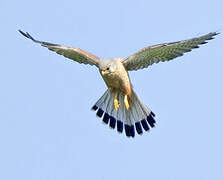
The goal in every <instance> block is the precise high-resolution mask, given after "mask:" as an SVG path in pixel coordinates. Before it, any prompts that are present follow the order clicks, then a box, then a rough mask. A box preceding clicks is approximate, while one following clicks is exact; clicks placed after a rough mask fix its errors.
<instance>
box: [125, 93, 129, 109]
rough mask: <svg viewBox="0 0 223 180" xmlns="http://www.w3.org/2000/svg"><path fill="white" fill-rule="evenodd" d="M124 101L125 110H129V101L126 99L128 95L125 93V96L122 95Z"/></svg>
mask: <svg viewBox="0 0 223 180" xmlns="http://www.w3.org/2000/svg"><path fill="white" fill-rule="evenodd" d="M124 103H125V108H126V109H127V110H129V108H130V105H129V101H128V96H127V95H125V97H124Z"/></svg>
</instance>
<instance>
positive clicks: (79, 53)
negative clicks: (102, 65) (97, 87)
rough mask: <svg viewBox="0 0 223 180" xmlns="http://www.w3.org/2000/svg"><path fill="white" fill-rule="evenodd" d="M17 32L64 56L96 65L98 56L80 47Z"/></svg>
mask: <svg viewBox="0 0 223 180" xmlns="http://www.w3.org/2000/svg"><path fill="white" fill-rule="evenodd" d="M19 32H20V33H21V34H22V35H23V36H25V37H26V38H28V39H31V40H32V41H33V42H35V43H39V44H41V45H42V46H44V47H47V48H48V49H49V50H51V51H55V52H56V53H57V54H60V55H63V56H64V57H66V58H69V59H72V60H74V61H77V62H79V63H84V64H90V65H96V66H98V62H99V58H98V57H97V56H94V55H93V54H91V53H88V52H86V51H84V50H82V49H79V48H75V47H68V46H62V45H59V44H53V43H49V42H44V41H39V40H36V39H34V38H33V37H32V36H31V35H30V34H29V33H28V32H26V33H25V32H23V31H21V30H19Z"/></svg>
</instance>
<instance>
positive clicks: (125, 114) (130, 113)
mask: <svg viewBox="0 0 223 180" xmlns="http://www.w3.org/2000/svg"><path fill="white" fill-rule="evenodd" d="M118 100H119V103H120V104H119V108H118V110H115V109H114V105H113V101H114V96H113V95H112V94H111V93H110V91H109V90H107V91H106V92H105V93H104V94H103V96H102V97H101V98H100V99H99V100H98V101H97V102H96V103H95V105H94V106H93V107H92V109H93V110H95V111H97V112H96V115H97V116H98V117H100V118H102V121H103V122H104V123H105V124H108V125H109V126H110V127H111V128H112V129H115V127H117V131H118V132H119V133H122V132H123V130H125V134H126V136H127V137H134V136H135V130H136V132H137V133H138V134H140V135H141V134H143V129H144V130H145V131H148V130H149V129H150V127H152V128H153V127H154V126H155V123H156V121H155V119H154V118H155V114H154V113H153V112H152V111H151V110H150V109H149V108H148V107H147V106H146V105H144V104H143V103H142V102H141V101H140V100H139V98H138V97H137V95H136V93H135V92H134V91H133V93H132V98H131V107H130V109H129V110H127V109H126V108H125V104H124V94H123V93H119V94H118Z"/></svg>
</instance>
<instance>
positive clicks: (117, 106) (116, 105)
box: [114, 97, 119, 111]
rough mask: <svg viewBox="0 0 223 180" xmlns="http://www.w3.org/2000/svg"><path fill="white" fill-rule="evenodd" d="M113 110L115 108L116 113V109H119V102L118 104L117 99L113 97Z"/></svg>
mask: <svg viewBox="0 0 223 180" xmlns="http://www.w3.org/2000/svg"><path fill="white" fill-rule="evenodd" d="M114 108H115V110H116V111H117V110H118V108H119V102H118V99H117V97H115V99H114Z"/></svg>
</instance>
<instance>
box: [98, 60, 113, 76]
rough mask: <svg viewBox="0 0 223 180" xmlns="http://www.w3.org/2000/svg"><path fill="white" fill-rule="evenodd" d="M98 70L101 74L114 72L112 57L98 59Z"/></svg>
mask: <svg viewBox="0 0 223 180" xmlns="http://www.w3.org/2000/svg"><path fill="white" fill-rule="evenodd" d="M99 70H100V72H101V74H102V75H107V74H110V73H113V72H115V70H116V62H115V60H114V59H102V60H100V61H99Z"/></svg>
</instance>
